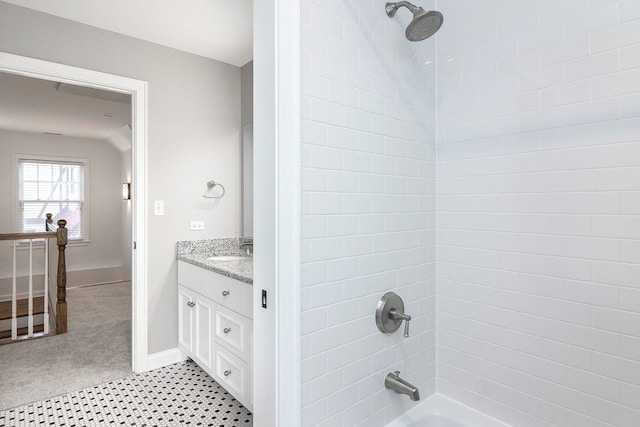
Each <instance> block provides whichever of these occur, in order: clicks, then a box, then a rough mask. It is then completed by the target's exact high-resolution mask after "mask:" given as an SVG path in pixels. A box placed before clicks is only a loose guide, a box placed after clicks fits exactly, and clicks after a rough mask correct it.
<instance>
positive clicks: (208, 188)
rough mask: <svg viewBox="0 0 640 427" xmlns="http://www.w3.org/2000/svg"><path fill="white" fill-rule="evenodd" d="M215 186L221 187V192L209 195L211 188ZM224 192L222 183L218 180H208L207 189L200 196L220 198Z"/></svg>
mask: <svg viewBox="0 0 640 427" xmlns="http://www.w3.org/2000/svg"><path fill="white" fill-rule="evenodd" d="M216 187H220V188H222V193H220V195H218V196H212V195H209V193H210V192H211V190H213V189H214V188H216ZM224 193H225V189H224V185H222V184H220V183H219V182H215V181H209V182H207V191H206V193H204V194H203V195H202V197H204V198H206V199H221V198H222V196H224Z"/></svg>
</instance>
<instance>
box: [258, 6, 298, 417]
mask: <svg viewBox="0 0 640 427" xmlns="http://www.w3.org/2000/svg"><path fill="white" fill-rule="evenodd" d="M300 7H301V6H300V2H299V1H298V0H273V1H254V3H253V8H254V10H253V14H254V33H253V34H254V36H253V37H254V38H253V40H254V42H253V49H254V63H253V64H254V65H253V66H254V70H253V76H254V92H253V96H254V115H253V116H254V120H253V126H254V132H253V137H254V144H253V147H254V175H253V183H254V237H255V240H254V248H255V251H254V258H253V261H254V282H253V330H254V339H253V343H254V347H253V348H254V355H253V393H254V395H253V413H254V423H255V425H256V426H259V427H297V426H299V425H301V398H300V393H301V383H300V378H301V377H300V364H301V334H300V316H301V313H300V204H301V198H300V162H301V160H300V118H301V114H300V111H301V107H300V64H301V62H300V61H301V60H300ZM263 290H264V291H266V292H267V298H266V305H267V308H266V309H264V308H263V307H262V291H263Z"/></svg>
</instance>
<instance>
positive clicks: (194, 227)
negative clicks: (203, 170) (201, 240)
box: [190, 221, 204, 231]
mask: <svg viewBox="0 0 640 427" xmlns="http://www.w3.org/2000/svg"><path fill="white" fill-rule="evenodd" d="M190 229H191V231H202V230H204V221H191V227H190Z"/></svg>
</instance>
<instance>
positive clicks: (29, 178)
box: [18, 159, 85, 240]
mask: <svg viewBox="0 0 640 427" xmlns="http://www.w3.org/2000/svg"><path fill="white" fill-rule="evenodd" d="M84 169H85V163H84V162H78V161H73V162H68V161H49V160H33V159H18V230H19V231H20V232H22V233H30V232H38V231H44V222H45V219H46V214H47V213H51V214H53V222H54V224H55V223H56V222H57V221H58V220H59V219H65V220H66V221H67V226H66V227H67V229H68V230H69V231H68V239H69V240H84V239H85V230H84V228H85V220H84Z"/></svg>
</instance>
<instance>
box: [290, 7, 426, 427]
mask: <svg viewBox="0 0 640 427" xmlns="http://www.w3.org/2000/svg"><path fill="white" fill-rule="evenodd" d="M384 5H385V1H381V0H310V1H309V0H305V1H303V2H302V9H301V12H302V17H301V18H302V52H301V55H302V76H301V91H302V106H303V120H302V125H301V129H302V132H301V133H302V134H301V139H302V171H301V180H302V200H303V205H302V227H301V235H302V262H303V265H302V279H301V280H302V289H301V295H302V302H301V304H302V325H301V328H302V424H303V425H304V426H315V425H318V426H331V427H339V426H345V427H353V426H362V427H365V426H366V427H377V426H383V425H384V424H385V423H386V422H388V421H389V420H391V419H393V418H395V417H397V416H398V415H399V414H401V413H402V412H404V411H405V410H406V408H407V407H408V403H409V400H408V398H405V397H404V396H403V397H402V398H400V397H399V396H397V395H395V394H394V392H392V391H390V390H386V389H385V388H384V386H383V384H384V376H385V375H386V373H387V372H391V371H395V370H399V371H401V375H402V376H403V377H404V378H406V379H407V380H408V381H410V382H412V383H413V384H415V385H416V386H418V387H419V388H420V392H421V393H422V394H423V395H424V396H428V395H429V394H431V393H433V392H434V391H435V387H436V379H435V376H436V373H435V371H436V370H435V363H436V362H435V359H436V357H435V355H436V341H435V320H436V313H435V255H436V254H435V244H436V232H435V207H436V204H435V190H436V186H435V177H436V165H435V160H436V159H435V154H436V150H435V144H436V139H435V124H436V117H435V105H436V98H435V87H436V74H435V72H436V68H435V56H436V46H435V43H433V40H432V42H431V43H423V44H419V43H413V44H412V43H410V42H408V41H407V40H406V39H405V37H404V29H405V27H406V25H407V24H408V23H409V21H410V19H411V14H410V13H409V12H408V11H407V10H401V11H399V12H398V14H397V16H396V18H394V19H390V18H388V17H387V16H386V14H385V11H384ZM433 5H434V1H427V2H426V4H424V5H423V6H425V7H430V8H432V6H433ZM390 290H393V291H395V292H396V293H397V294H399V295H400V296H401V297H402V298H403V299H404V301H405V309H406V312H407V313H408V314H410V315H411V316H412V320H411V337H410V338H403V336H402V330H398V331H397V332H396V333H394V334H390V335H383V334H382V333H380V332H379V331H378V330H377V328H376V326H375V320H374V313H375V309H376V305H377V301H378V299H379V298H380V297H381V296H382V295H383V294H384V293H385V292H387V291H390Z"/></svg>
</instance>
